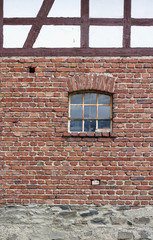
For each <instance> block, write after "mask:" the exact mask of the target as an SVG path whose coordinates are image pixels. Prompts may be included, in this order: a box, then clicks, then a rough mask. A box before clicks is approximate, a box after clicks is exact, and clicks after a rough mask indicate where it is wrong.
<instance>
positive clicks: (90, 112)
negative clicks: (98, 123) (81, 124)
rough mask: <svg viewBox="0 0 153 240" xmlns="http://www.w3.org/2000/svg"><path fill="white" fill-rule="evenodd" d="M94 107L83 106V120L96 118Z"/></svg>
mask: <svg viewBox="0 0 153 240" xmlns="http://www.w3.org/2000/svg"><path fill="white" fill-rule="evenodd" d="M96 109H97V108H96V106H84V118H92V119H93V118H96Z"/></svg>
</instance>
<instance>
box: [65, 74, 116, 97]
mask: <svg viewBox="0 0 153 240" xmlns="http://www.w3.org/2000/svg"><path fill="white" fill-rule="evenodd" d="M115 80H116V79H115V77H112V76H107V75H104V74H103V75H97V74H90V75H88V74H82V75H75V76H73V77H72V78H69V79H68V80H67V86H68V92H69V93H72V92H76V91H85V90H96V91H102V92H108V93H114V88H115Z"/></svg>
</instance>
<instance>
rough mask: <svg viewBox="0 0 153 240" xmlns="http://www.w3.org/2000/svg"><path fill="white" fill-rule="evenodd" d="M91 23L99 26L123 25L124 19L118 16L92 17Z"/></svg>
mask: <svg viewBox="0 0 153 240" xmlns="http://www.w3.org/2000/svg"><path fill="white" fill-rule="evenodd" d="M89 24H90V25H97V26H123V24H124V21H123V19H118V18H90V19H89Z"/></svg>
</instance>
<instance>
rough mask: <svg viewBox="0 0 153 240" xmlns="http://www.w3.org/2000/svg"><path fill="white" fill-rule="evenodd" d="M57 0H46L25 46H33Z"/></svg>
mask: <svg viewBox="0 0 153 240" xmlns="http://www.w3.org/2000/svg"><path fill="white" fill-rule="evenodd" d="M54 1H55V0H44V2H43V4H42V6H41V8H40V10H39V12H38V15H37V17H36V18H35V20H34V24H33V25H32V28H31V30H30V32H29V34H28V37H27V39H26V41H25V43H24V46H23V48H32V47H33V44H34V43H35V41H36V39H37V37H38V34H39V32H40V30H41V28H42V25H43V24H44V20H46V19H47V16H48V13H49V11H50V9H51V7H52V6H53V3H54Z"/></svg>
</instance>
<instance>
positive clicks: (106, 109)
mask: <svg viewBox="0 0 153 240" xmlns="http://www.w3.org/2000/svg"><path fill="white" fill-rule="evenodd" d="M98 118H103V119H109V118H110V106H98Z"/></svg>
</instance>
